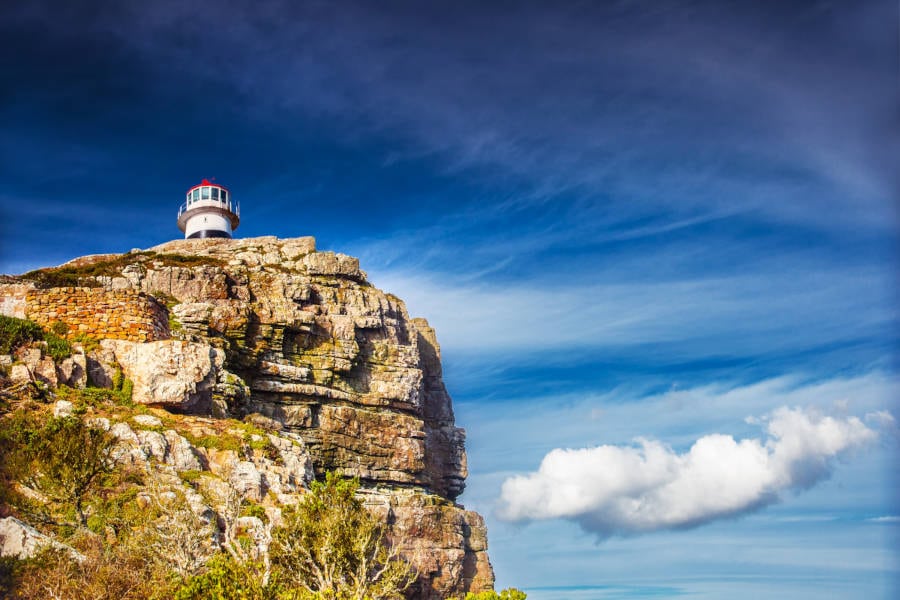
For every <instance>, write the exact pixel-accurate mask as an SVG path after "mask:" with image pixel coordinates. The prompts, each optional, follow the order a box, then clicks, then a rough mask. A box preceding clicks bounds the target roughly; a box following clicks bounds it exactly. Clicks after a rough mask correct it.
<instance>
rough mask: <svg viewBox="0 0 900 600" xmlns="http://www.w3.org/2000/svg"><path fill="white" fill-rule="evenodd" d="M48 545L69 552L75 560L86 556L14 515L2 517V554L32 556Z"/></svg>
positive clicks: (0, 550)
mask: <svg viewBox="0 0 900 600" xmlns="http://www.w3.org/2000/svg"><path fill="white" fill-rule="evenodd" d="M47 547H51V548H56V549H57V550H63V551H66V552H69V553H70V554H71V555H72V557H73V558H74V559H75V560H83V558H84V557H83V556H82V555H81V554H79V553H78V552H76V551H75V550H74V549H72V548H70V547H69V546H66V545H65V544H60V543H59V542H57V541H55V540H53V538H51V537H49V536H46V535H44V534H42V533H41V532H39V531H38V530H37V529H35V528H34V527H32V526H30V525H26V524H25V523H23V522H22V521H20V520H18V519H16V518H14V517H4V518H2V519H0V556H8V557H13V558H31V557H32V556H34V555H35V554H37V553H38V552H39V551H40V550H42V549H44V548H47Z"/></svg>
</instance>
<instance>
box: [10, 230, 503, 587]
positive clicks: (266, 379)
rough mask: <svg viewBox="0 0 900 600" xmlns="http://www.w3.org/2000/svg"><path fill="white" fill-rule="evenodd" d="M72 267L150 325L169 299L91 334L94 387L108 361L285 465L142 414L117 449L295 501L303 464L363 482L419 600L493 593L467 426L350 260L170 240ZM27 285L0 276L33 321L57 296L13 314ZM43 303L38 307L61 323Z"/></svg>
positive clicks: (257, 495) (294, 243)
mask: <svg viewBox="0 0 900 600" xmlns="http://www.w3.org/2000/svg"><path fill="white" fill-rule="evenodd" d="M67 269H68V271H67V275H68V276H69V277H70V278H71V277H72V276H78V274H79V273H84V274H85V275H84V277H85V281H84V282H83V284H84V285H85V286H96V285H99V286H101V287H99V288H97V287H84V288H81V287H79V288H67V289H70V290H81V289H90V290H92V291H91V292H90V293H91V294H92V295H96V297H98V298H99V297H105V296H103V294H120V295H122V297H123V298H129V299H134V298H138V299H146V301H147V302H148V303H149V304H148V306H149V308H148V309H147V310H148V312H147V313H146V314H145V315H144V316H143V317H141V318H143V319H151V320H152V319H157V321H159V320H160V318H161V317H159V314H162V313H158V311H157V308H159V307H163V305H165V307H163V308H162V309H163V310H164V314H165V316H166V327H165V330H163V329H162V328H161V327H160V328H157V329H154V332H155V333H154V334H153V335H147V336H145V337H144V338H143V339H142V338H140V337H139V336H130V337H124V338H118V339H114V338H117V336H114V335H106V334H103V335H101V336H100V337H103V338H104V340H103V341H102V342H101V343H100V345H99V346H100V347H99V348H97V349H94V350H92V351H91V352H89V353H88V356H87V361H86V365H85V366H84V370H86V371H87V375H88V376H89V377H90V379H91V381H93V382H94V383H95V384H97V383H99V384H101V385H107V386H111V385H112V384H113V381H114V379H115V378H116V377H117V370H118V371H120V372H121V375H124V377H126V378H127V379H128V380H130V381H131V382H132V383H133V400H134V401H135V402H137V403H139V404H146V405H150V406H154V407H163V408H165V409H166V410H169V411H174V412H180V413H189V414H190V415H194V416H192V417H191V418H192V419H200V420H201V421H202V419H208V420H209V422H208V423H206V424H205V425H204V424H203V422H201V421H198V423H200V425H198V427H201V428H202V427H210V428H212V427H214V423H215V421H216V419H215V418H213V417H224V416H231V417H235V418H238V419H243V420H245V421H248V422H253V423H262V424H264V425H265V429H266V430H267V431H269V432H270V433H269V434H268V435H269V436H270V438H271V439H270V440H269V441H268V442H265V440H263V442H265V443H266V445H270V446H271V447H272V448H275V449H276V450H271V449H270V452H272V453H276V454H277V453H280V454H279V458H278V461H276V462H277V463H278V464H277V467H278V469H281V470H280V471H279V470H278V469H276V468H275V466H276V465H275V464H274V463H273V464H272V465H268V464H266V463H265V460H264V458H265V457H257V458H256V459H248V458H247V457H244V458H240V457H238V456H233V457H231V458H228V459H227V460H226V459H225V458H223V456H220V455H217V454H216V452H214V451H212V450H210V449H208V448H198V447H196V445H190V443H189V442H188V438H184V437H183V436H180V434H177V433H175V431H173V430H171V429H167V428H166V427H165V426H162V427H158V426H147V425H143V424H141V423H138V422H132V423H131V424H125V423H119V424H115V425H114V426H113V431H114V432H115V434H116V435H117V437H119V438H120V440H122V443H123V444H126V445H127V450H124V451H123V452H124V454H123V456H130V457H131V460H134V461H138V462H139V461H144V462H148V461H149V462H152V463H153V464H158V465H164V466H167V468H172V469H174V470H175V471H176V472H181V471H195V470H200V471H216V469H218V471H219V474H220V475H222V474H223V473H224V471H223V469H224V467H222V465H223V464H224V463H227V464H229V465H230V466H228V470H229V471H228V480H229V481H230V484H231V485H232V486H233V487H235V488H240V490H241V491H242V492H243V493H245V494H246V495H247V496H248V497H250V498H252V499H254V501H256V499H259V500H263V499H265V498H267V497H268V495H269V494H267V492H269V491H271V492H272V494H274V495H275V496H276V497H278V498H279V502H290V501H292V500H291V498H292V495H294V496H296V494H297V493H298V492H300V491H302V489H303V487H304V485H305V484H306V483H308V481H309V477H310V476H311V475H312V472H313V471H314V472H315V473H316V474H317V475H319V476H321V475H322V474H323V473H324V472H325V471H326V470H331V471H337V472H338V473H341V474H343V475H347V476H355V477H359V478H360V480H361V482H362V484H363V489H362V493H363V494H364V496H365V500H366V503H367V505H368V506H369V507H370V508H371V509H372V510H373V511H375V512H376V513H378V514H381V515H382V516H383V517H384V519H385V521H386V523H388V524H389V527H390V532H391V537H392V539H393V540H394V542H395V543H397V544H398V545H399V547H400V548H401V549H402V550H403V554H404V555H405V556H406V557H407V558H408V560H410V562H411V563H413V564H414V565H415V566H416V567H417V569H418V570H419V572H420V574H421V577H420V580H419V582H418V583H417V589H416V592H415V593H414V597H416V598H423V599H432V598H435V599H437V598H446V597H449V596H454V595H457V596H463V595H465V592H467V591H478V590H482V589H488V588H490V587H491V586H492V584H493V574H492V571H491V567H490V563H489V561H488V558H487V551H486V548H487V543H486V532H485V529H484V523H483V520H482V519H481V517H480V516H479V515H477V514H475V513H472V512H468V511H466V510H465V509H464V508H463V507H462V506H460V505H458V504H456V503H455V502H454V500H455V499H456V498H457V496H458V495H459V494H461V493H462V491H463V489H464V487H465V479H466V476H467V465H466V455H465V433H464V431H463V430H462V429H460V428H458V427H456V425H455V420H454V415H453V408H452V402H451V399H450V396H449V394H448V393H447V390H446V388H445V386H444V384H443V380H442V373H441V362H440V347H439V345H438V343H437V339H436V336H435V332H434V331H433V330H432V329H431V327H429V325H428V323H427V322H426V321H425V320H424V319H411V318H410V317H409V315H408V314H407V311H406V307H405V306H404V304H403V302H402V301H401V300H399V299H398V298H396V297H394V296H391V295H390V294H386V293H384V292H382V291H381V290H378V289H377V288H375V287H373V286H372V285H371V284H370V283H368V281H367V278H366V274H365V272H364V271H362V270H360V267H359V262H358V260H357V259H355V258H352V257H349V256H345V255H342V254H337V253H332V252H317V251H316V250H315V241H314V240H313V239H312V238H298V239H291V240H279V239H277V238H274V237H263V238H250V239H243V240H228V239H205V240H177V241H172V242H168V243H166V244H162V245H160V246H157V247H155V248H151V249H149V250H147V251H132V253H129V254H127V255H113V256H110V255H103V256H97V257H83V258H82V259H78V260H77V261H73V262H72V263H69V264H68V265H67ZM98 273H99V274H98ZM73 274H74V275H73ZM21 285H22V283H21V282H19V281H6V282H5V283H4V286H5V288H2V287H0V306H8V307H12V308H14V309H15V310H17V311H22V310H24V312H25V313H26V314H34V313H33V312H31V311H33V310H34V308H33V307H32V304H31V302H32V300H31V299H32V298H47V297H48V294H50V297H55V296H53V294H56V293H57V292H53V291H52V290H51V291H48V290H40V289H35V290H31V291H26V292H25V305H24V308H23V306H22V303H21V301H20V298H21V295H22V288H21V287H16V286H21ZM4 290H7V291H8V294H7V295H8V296H9V299H7V300H5V301H4V300H3V296H4V293H7V292H5V291H4ZM58 290H59V288H57V291H58ZM59 293H62V294H64V293H65V292H59ZM14 295H15V297H13V296H14ZM142 301H143V300H142ZM4 302H5V304H4ZM40 302H41V301H39V304H38V306H40V307H42V308H40V310H41V311H42V314H48V315H49V313H50V312H54V313H55V314H54V317H53V318H59V317H60V311H58V310H56V311H48V310H47V309H46V308H43V307H45V306H50V303H47V302H44V303H43V304H41V303H40ZM129 302H130V300H129ZM52 304H53V306H57V305H58V302H56V301H54V302H53V303H52ZM67 306H68V305H67ZM130 306H134V304H133V303H132V304H131V305H130ZM71 310H72V309H70V308H67V312H66V315H68V314H70V312H71ZM75 312H76V314H79V313H78V309H75ZM113 312H114V311H113ZM151 313H152V315H156V316H152V318H151ZM79 329H81V330H83V328H79ZM90 331H92V332H95V333H97V332H100V330H99V329H97V328H93V329H90ZM163 338H166V339H163ZM73 369H74V367H73ZM31 374H36V369H31V370H30V371H29V375H31ZM219 434H221V432H219ZM198 435H199V434H198ZM179 439H182V440H185V443H187V444H188V446H189V447H190V448H192V449H189V448H188V447H186V446H185V445H184V444H183V443H182V442H181V441H179ZM298 448H301V449H302V452H300V451H298ZM301 456H302V458H301ZM217 465H218V466H217ZM197 467H199V469H198V468H197ZM222 485H224V483H222Z"/></svg>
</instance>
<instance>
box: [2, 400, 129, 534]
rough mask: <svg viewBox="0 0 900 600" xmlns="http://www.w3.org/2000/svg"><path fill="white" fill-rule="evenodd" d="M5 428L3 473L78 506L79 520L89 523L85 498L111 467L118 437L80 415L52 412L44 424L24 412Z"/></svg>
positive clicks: (54, 499)
mask: <svg viewBox="0 0 900 600" xmlns="http://www.w3.org/2000/svg"><path fill="white" fill-rule="evenodd" d="M2 433H3V435H2V444H0V446H2V447H3V449H4V450H5V451H6V452H8V454H7V455H6V456H5V461H4V462H5V464H4V467H5V469H4V470H5V476H6V477H9V478H10V479H20V480H21V481H23V482H25V483H26V484H28V485H29V487H31V488H33V489H36V490H38V491H39V492H41V493H42V494H44V496H46V497H47V499H48V500H50V501H51V502H52V503H55V504H58V505H61V506H62V507H64V508H70V509H72V510H74V511H75V515H76V517H77V519H78V524H79V525H81V526H82V527H85V526H87V518H86V517H85V514H84V502H85V500H86V499H87V497H88V495H89V494H90V493H91V492H92V491H93V490H94V489H96V487H97V486H98V485H99V484H100V483H101V482H102V480H103V478H104V476H106V475H107V474H109V473H110V472H111V471H112V469H113V461H112V458H111V454H112V450H113V447H114V446H115V443H116V440H115V438H114V437H113V436H112V435H111V434H109V433H107V432H106V431H103V430H102V429H99V428H96V427H91V426H89V425H87V424H86V423H85V422H84V421H82V420H81V419H80V418H78V417H53V418H51V419H49V420H48V421H47V422H46V423H44V424H43V425H41V424H40V423H38V422H37V421H35V420H34V418H33V417H30V416H28V415H21V414H16V415H13V416H12V417H9V418H7V419H6V420H5V422H4V423H3V428H2Z"/></svg>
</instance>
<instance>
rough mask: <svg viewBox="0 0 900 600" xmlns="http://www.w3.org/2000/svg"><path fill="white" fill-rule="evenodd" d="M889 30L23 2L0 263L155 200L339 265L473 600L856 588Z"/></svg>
mask: <svg viewBox="0 0 900 600" xmlns="http://www.w3.org/2000/svg"><path fill="white" fill-rule="evenodd" d="M897 18H898V15H897V6H896V3H893V2H888V1H872V2H825V1H822V2H790V3H775V2H750V1H746V2H737V1H725V2H712V1H686V0H685V1H679V2H667V1H661V2H649V1H647V2H642V1H639V0H632V1H626V0H622V1H618V2H605V3H590V2H587V3H586V2H524V1H523V2H490V3H486V2H478V3H475V2H472V3H470V2H452V3H450V2H447V3H443V2H427V3H423V2H389V3H380V4H378V5H377V6H376V4H375V3H367V2H271V1H264V2H257V3H242V2H227V3H213V2H208V3H204V2H191V1H187V2H184V1H179V2H176V1H174V0H173V1H168V0H160V1H154V2H152V3H144V2H124V3H123V2H112V1H110V2H79V3H67V2H48V1H40V0H37V1H31V2H28V3H19V6H15V7H5V8H4V9H3V11H0V66H2V69H0V73H2V75H0V76H2V77H3V85H2V86H0V120H2V123H3V127H2V133H3V134H2V136H0V272H5V273H19V272H23V271H26V270H29V269H32V268H36V267H39V266H47V265H52V264H58V263H61V262H63V261H65V260H68V259H69V258H72V257H73V256H77V255H82V254H89V253H100V252H119V251H125V250H128V249H131V248H134V247H149V246H152V245H155V244H157V243H160V242H162V241H165V240H168V239H173V238H175V237H178V235H179V231H178V230H177V228H176V226H175V215H176V210H177V208H178V205H179V203H180V201H181V198H182V196H183V193H184V191H185V190H186V189H188V188H189V187H191V186H192V185H194V184H195V183H197V182H199V180H200V179H201V178H203V177H216V178H217V180H218V181H220V182H222V183H223V184H225V185H228V186H229V187H230V188H231V189H232V191H233V194H234V197H235V199H237V200H240V202H241V212H242V223H241V226H240V228H239V229H238V231H237V234H238V235H240V236H246V237H250V236H256V235H278V236H280V237H294V236H301V235H313V236H315V237H316V238H317V240H318V245H319V247H320V248H324V249H331V250H336V251H340V252H345V253H348V254H352V255H355V256H359V257H360V258H361V259H362V263H363V268H364V269H366V270H367V271H368V273H369V275H370V279H371V280H372V281H373V283H375V284H376V285H378V286H379V287H381V288H382V289H385V290H387V291H390V292H393V293H395V294H397V295H399V296H401V297H402V298H404V299H405V300H406V301H407V305H408V307H409V309H410V312H411V313H412V314H414V315H417V316H424V317H426V318H428V319H429V321H430V322H431V323H432V325H433V326H435V328H436V329H437V332H438V336H439V340H440V341H441V343H442V347H443V356H444V361H445V376H446V383H447V386H448V388H449V389H450V392H451V394H452V395H453V397H454V400H455V405H456V410H457V419H458V421H459V424H460V425H462V426H464V427H466V428H467V430H468V448H469V464H470V470H471V475H470V478H469V484H468V490H467V492H466V493H465V495H464V496H463V498H462V501H463V502H464V503H465V504H466V505H467V506H468V507H470V508H474V509H476V510H479V511H480V512H482V513H483V514H485V515H486V516H487V519H488V525H489V528H490V529H489V535H490V544H491V547H490V553H491V558H492V560H493V563H494V565H495V568H496V571H497V578H498V584H499V585H502V586H507V585H518V586H520V587H523V588H525V589H527V590H528V591H529V597H531V598H536V599H538V600H541V599H543V600H550V599H554V598H577V599H594V598H598V599H599V598H625V597H627V598H639V597H659V596H664V597H668V596H676V595H693V596H697V597H704V598H706V597H708V598H718V597H726V596H727V597H729V598H756V597H760V596H763V595H769V596H773V597H791V598H805V597H813V596H815V597H821V596H822V592H823V589H827V590H828V595H829V597H835V598H857V597H873V598H877V597H888V596H889V595H890V594H891V593H892V590H896V586H898V585H900V564H898V562H900V561H898V557H900V555H898V542H900V523H898V517H900V498H898V492H897V490H898V475H900V470H898V465H897V461H896V460H895V457H896V455H897V451H898V447H897V444H898V441H897V440H898V438H897V434H896V432H897V428H896V423H894V422H892V421H891V419H890V416H895V417H900V410H898V408H900V407H898V398H897V395H898V389H900V387H898V364H897V359H896V356H897V355H896V348H897V344H898V341H900V340H898V316H900V315H898V311H897V273H898V262H900V261H898V233H900V231H898V230H900V219H898V201H897V198H898V190H900V175H898V173H900V171H898V170H897V159H898V156H900V141H898V131H900V127H898V126H900V118H898V114H900V113H898V106H900V104H898V99H900V98H898V62H897V61H898V54H897V28H896V23H897ZM779 410H787V411H794V412H779ZM731 438H733V439H734V440H737V441H738V442H736V446H735V448H737V450H734V452H731V451H729V450H728V447H726V446H727V441H728V439H731ZM641 439H642V440H648V441H650V442H653V443H658V444H659V445H660V448H662V450H661V451H660V453H658V455H654V456H656V457H657V458H653V459H651V457H650V455H649V454H648V453H647V450H646V448H645V447H644V446H641V445H640V442H637V441H636V440H641ZM826 439H827V440H828V442H829V443H828V444H825V441H826ZM723 440H724V442H723ZM740 440H746V443H744V444H740V443H739V441H740ZM695 443H696V445H695ZM712 443H726V446H721V447H719V450H720V451H718V452H713V453H712V455H711V456H712V458H710V457H709V456H707V455H701V453H700V452H699V450H700V449H702V448H703V447H704V444H707V445H708V444H712ZM779 444H781V445H780V446H779ZM642 448H644V449H642ZM695 448H696V449H697V451H696V452H694V451H693V450H692V449H695ZM723 448H724V450H723ZM778 448H781V450H778ZM567 449H568V450H570V452H566V450H567ZM692 452H693V454H692ZM704 456H706V458H704ZM657 459H658V461H659V462H655V461H657ZM748 460H749V461H750V462H749V463H747V462H744V461H748ZM554 461H556V462H554ZM616 461H621V464H620V463H619V462H616ZM754 461H755V462H754ZM751 463H752V464H753V465H756V466H757V467H759V469H758V470H757V471H753V472H754V473H756V474H757V475H758V477H756V478H754V477H753V476H751V475H749V473H750V472H751V471H750V470H746V469H749V467H748V464H751ZM634 464H636V465H638V467H635V468H631V469H629V468H626V467H627V465H634ZM542 465H544V466H542ZM597 465H600V466H599V467H598V466H597ZM760 465H762V466H760ZM613 467H620V468H621V473H620V475H621V477H620V479H618V480H616V481H612V480H609V479H607V476H608V475H609V473H613V472H619V471H616V470H615V469H614V468H613ZM660 469H661V470H660ZM657 470H660V471H659V473H661V475H660V477H661V479H660V480H655V479H653V477H651V476H650V475H651V471H652V472H653V473H656V472H657ZM734 473H739V474H740V476H739V477H738V478H737V480H732V479H733V478H729V475H730V474H734ZM638 479H641V481H637V480H638ZM685 482H687V483H685ZM698 482H699V483H698ZM710 482H711V484H710ZM707 484H709V485H712V488H710V489H712V490H714V491H715V493H708V494H704V495H703V496H704V497H701V498H698V497H695V496H697V494H693V495H692V493H691V491H694V492H696V490H698V489H701V490H702V489H706V488H704V487H703V486H704V485H707ZM754 485H757V487H754ZM671 486H675V487H674V488H673V487H671ZM678 486H682V487H678ZM685 486H686V487H685ZM739 488H740V489H739ZM685 489H687V490H688V491H687V492H684V490H685ZM558 490H570V491H571V492H572V496H571V497H567V498H559V497H556V496H554V493H556V491H558ZM673 490H674V491H673ZM677 490H682V491H681V492H678V491H677ZM542 494H544V495H542ZM548 494H549V495H548ZM712 500H716V501H720V502H721V504H718V505H715V506H713V505H712V504H710V502H711V501H712ZM578 503H581V504H578ZM576 504H577V506H576ZM627 506H640V507H642V508H641V511H644V512H640V511H638V512H629V510H630V509H629V510H626V509H625V508H623V507H627ZM647 511H650V512H647ZM678 515H682V517H679V516H678ZM684 515H687V516H684ZM638 517H640V518H638ZM682 518H683V519H686V520H681V521H680V520H679V519H682Z"/></svg>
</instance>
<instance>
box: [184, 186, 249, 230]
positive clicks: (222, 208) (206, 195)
mask: <svg viewBox="0 0 900 600" xmlns="http://www.w3.org/2000/svg"><path fill="white" fill-rule="evenodd" d="M240 215H241V209H240V206H239V205H237V204H234V203H233V202H232V200H231V193H230V192H229V191H228V189H226V188H225V187H223V186H221V185H219V184H217V183H212V182H211V181H208V180H206V179H204V180H203V181H201V182H200V183H199V184H197V185H195V186H194V187H192V188H191V189H189V190H188V192H187V197H186V199H185V202H184V204H182V205H181V208H179V209H178V229H180V230H181V231H183V232H184V237H185V239H192V238H230V237H231V232H232V231H234V230H235V229H237V226H238V223H240V221H241V218H240Z"/></svg>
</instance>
